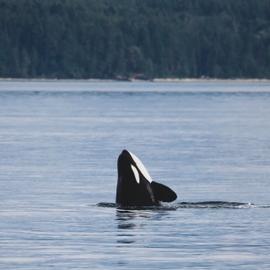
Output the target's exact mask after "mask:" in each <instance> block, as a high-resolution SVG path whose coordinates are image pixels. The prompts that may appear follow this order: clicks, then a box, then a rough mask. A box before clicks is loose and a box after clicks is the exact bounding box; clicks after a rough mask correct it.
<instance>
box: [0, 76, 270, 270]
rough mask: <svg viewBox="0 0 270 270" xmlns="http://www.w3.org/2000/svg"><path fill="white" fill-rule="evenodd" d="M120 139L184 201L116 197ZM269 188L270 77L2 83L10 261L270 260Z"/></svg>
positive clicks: (6, 258) (3, 240) (198, 263)
mask: <svg viewBox="0 0 270 270" xmlns="http://www.w3.org/2000/svg"><path fill="white" fill-rule="evenodd" d="M123 148H127V149H128V150H130V151H132V152H134V153H135V154H136V155H137V156H139V157H140V158H141V160H142V161H143V162H144V164H145V165H146V167H147V168H148V170H149V172H150V174H151V176H152V178H153V179H155V180H157V181H159V182H161V183H164V184H166V185H168V186H170V187H171V188H173V189H174V190H175V191H176V192H177V194H178V199H177V202H174V203H172V204H170V205H166V206H164V207H160V208H158V209H142V210H135V209H134V210H123V209H122V210H121V209H116V208H115V207H113V205H110V204H108V203H113V202H114V200H115V187H116V178H117V171H116V161H117V157H118V155H119V153H120V152H121V150H122V149H123ZM269 193H270V83H268V82H182V83H150V82H141V83H125V82H89V81H77V82H76V81H12V80H11V81H5V80H4V81H0V198H1V200H0V269H1V270H2V269H3V270H15V269H16V270H19V269H25V270H32V269H33V270H39V269H57V270H62V269H63V270H68V269H155V270H156V269H215V270H216V269H218V270H224V269H228V270H231V269H244V270H249V269H252V270H254V269H260V270H261V269H270V257H269V249H270V218H269V217H270V208H269V207H270V196H269ZM215 201H224V203H219V202H215ZM101 202H102V203H101ZM183 202H185V203H183ZM200 202H203V203H200ZM230 202H239V203H241V204H232V203H230ZM100 203H101V204H100ZM109 206H110V207H109Z"/></svg>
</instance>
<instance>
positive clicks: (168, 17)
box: [0, 0, 270, 78]
mask: <svg viewBox="0 0 270 270" xmlns="http://www.w3.org/2000/svg"><path fill="white" fill-rule="evenodd" d="M133 76H137V77H139V76H141V77H145V78H153V77H159V78H162V77H163V78H164V77H177V78H185V77H189V78H200V77H214V78H270V1H269V0H259V1H258V0H0V77H23V78H32V77H38V78H128V77H133Z"/></svg>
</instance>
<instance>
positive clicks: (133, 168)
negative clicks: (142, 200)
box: [130, 164, 140, 184]
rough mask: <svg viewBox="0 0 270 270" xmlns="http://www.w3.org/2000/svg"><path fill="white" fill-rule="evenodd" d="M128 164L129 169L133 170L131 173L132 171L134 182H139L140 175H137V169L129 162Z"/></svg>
mask: <svg viewBox="0 0 270 270" xmlns="http://www.w3.org/2000/svg"><path fill="white" fill-rule="evenodd" d="M130 166H131V169H132V171H133V173H134V176H135V179H136V182H137V183H138V184H140V175H139V172H138V171H137V169H136V168H135V167H134V166H133V165H132V164H131V165H130Z"/></svg>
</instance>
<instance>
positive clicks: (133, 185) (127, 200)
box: [116, 150, 177, 206]
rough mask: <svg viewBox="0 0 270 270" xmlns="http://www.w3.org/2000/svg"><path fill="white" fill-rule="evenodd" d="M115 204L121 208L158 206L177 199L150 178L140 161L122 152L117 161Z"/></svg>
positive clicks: (169, 190)
mask: <svg viewBox="0 0 270 270" xmlns="http://www.w3.org/2000/svg"><path fill="white" fill-rule="evenodd" d="M117 169H118V181H117V189H116V203H117V204H118V205H121V206H148V205H158V204H159V202H160V201H165V202H170V201H173V200H175V199H176V198H177V195H176V193H175V192H174V191H172V190H171V189H170V188H168V187H167V186H165V185H162V184H159V183H157V182H155V181H153V179H152V178H151V176H150V174H149V173H148V171H147V169H146V168H145V166H144V165H143V163H142V162H141V160H140V159H139V158H138V157H137V156H136V155H135V154H133V153H131V152H129V151H127V150H123V151H122V153H121V154H120V155H119V157H118V161H117Z"/></svg>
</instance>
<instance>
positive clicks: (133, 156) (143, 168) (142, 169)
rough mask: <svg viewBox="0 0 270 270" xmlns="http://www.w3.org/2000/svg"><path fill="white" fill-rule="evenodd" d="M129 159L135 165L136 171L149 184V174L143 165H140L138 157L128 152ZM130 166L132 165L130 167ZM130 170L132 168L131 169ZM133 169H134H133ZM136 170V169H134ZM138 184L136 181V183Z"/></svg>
mask: <svg viewBox="0 0 270 270" xmlns="http://www.w3.org/2000/svg"><path fill="white" fill-rule="evenodd" d="M129 153H130V155H131V157H132V158H133V160H134V162H135V163H136V165H137V167H138V169H139V170H140V172H141V173H142V175H143V176H144V177H145V178H146V179H147V180H148V181H149V182H150V183H151V182H152V181H153V180H152V178H151V176H150V174H149V173H148V171H147V170H146V168H145V167H144V165H143V164H142V162H141V161H140V159H139V158H138V157H136V156H135V155H134V154H132V153H131V152H129ZM131 166H132V165H131ZM131 168H132V167H131ZM134 168H135V167H134ZM135 169H136V168H135ZM137 172H138V171H137ZM137 182H138V181H137Z"/></svg>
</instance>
